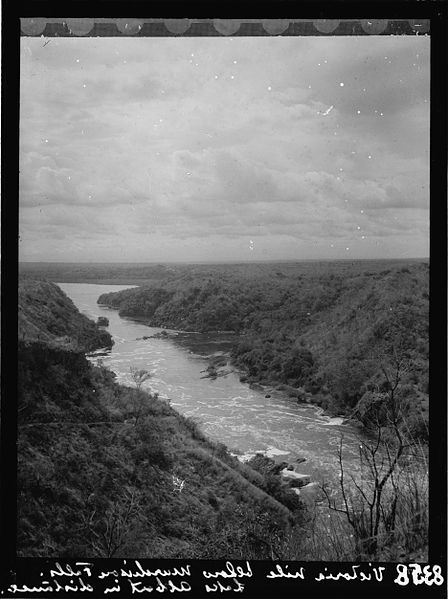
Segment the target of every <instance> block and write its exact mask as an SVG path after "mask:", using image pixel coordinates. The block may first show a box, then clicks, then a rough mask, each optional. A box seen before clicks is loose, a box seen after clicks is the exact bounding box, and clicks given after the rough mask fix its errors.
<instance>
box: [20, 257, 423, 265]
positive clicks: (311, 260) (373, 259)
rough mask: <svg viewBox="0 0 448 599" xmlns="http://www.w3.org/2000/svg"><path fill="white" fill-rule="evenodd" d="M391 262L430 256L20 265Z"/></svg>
mask: <svg viewBox="0 0 448 599" xmlns="http://www.w3.org/2000/svg"><path fill="white" fill-rule="evenodd" d="M391 260H402V261H406V260H408V261H414V260H419V261H422V260H429V256H412V257H402V256H401V257H399V256H397V257H392V258H280V259H274V258H273V259H269V258H267V259H264V260H214V261H213V260H188V261H187V260H184V261H175V260H165V261H164V260H155V261H152V262H136V261H134V262H124V261H108V262H92V261H85V260H74V261H50V260H19V262H18V264H19V265H20V264H86V265H91V266H96V265H103V264H111V265H112V264H114V265H118V264H122V265H130V264H133V265H148V266H152V265H160V264H180V265H188V264H189V265H194V264H260V263H279V262H282V263H296V262H379V261H391Z"/></svg>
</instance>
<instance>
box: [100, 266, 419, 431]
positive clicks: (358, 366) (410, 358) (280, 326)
mask: <svg viewBox="0 0 448 599" xmlns="http://www.w3.org/2000/svg"><path fill="white" fill-rule="evenodd" d="M371 266H372V265H366V266H365V268H364V270H363V269H362V268H361V267H360V265H359V264H357V265H356V268H353V269H350V266H349V265H347V264H342V265H341V267H340V268H339V267H338V266H337V265H336V266H334V265H333V266H331V267H330V266H329V267H327V268H325V269H319V268H316V269H314V270H313V269H311V268H306V269H302V270H300V269H297V268H292V267H290V266H289V265H286V267H285V266H284V265H271V266H270V267H269V268H268V267H265V268H260V269H259V271H257V269H256V268H252V269H251V271H250V273H251V276H246V274H245V271H244V270H243V271H241V269H240V270H238V269H236V270H235V271H232V269H230V268H227V269H223V268H222V269H220V268H219V267H217V268H216V270H215V272H214V276H212V275H213V270H212V269H210V268H209V269H208V270H205V269H203V270H201V269H197V270H194V269H192V270H190V271H186V272H184V271H182V272H180V273H177V274H176V275H173V276H172V277H171V278H169V279H167V280H165V281H164V282H163V283H160V281H153V282H152V283H151V284H150V285H145V286H142V287H139V288H136V289H128V290H124V291H120V292H117V293H106V294H103V295H101V296H100V298H99V299H98V302H99V303H101V304H106V305H108V306H110V307H113V308H116V309H118V310H119V313H120V315H122V316H129V317H133V318H141V319H144V320H145V321H146V322H147V323H148V324H151V325H154V326H162V327H167V328H173V329H180V330H190V331H202V332H204V331H209V332H213V331H233V332H234V333H235V344H234V348H233V351H232V360H233V362H234V364H235V366H237V367H238V368H239V369H241V370H242V371H243V372H244V373H245V374H244V377H245V380H247V381H248V382H260V383H265V384H271V385H272V384H273V385H277V386H280V388H283V389H285V390H286V391H287V392H288V393H289V394H290V395H291V396H292V397H295V398H298V399H300V400H308V401H313V402H315V403H317V404H319V405H321V406H323V407H324V408H326V409H328V410H330V411H332V412H333V413H345V414H347V415H354V417H357V418H358V419H359V420H360V421H361V422H363V423H364V424H365V423H366V418H365V414H366V402H367V398H368V397H369V396H370V395H371V393H372V392H373V391H375V390H378V389H379V390H383V391H384V390H385V389H386V387H387V385H388V382H387V372H388V369H390V368H393V367H394V365H397V364H399V365H400V366H399V367H400V393H401V394H403V396H405V397H406V404H407V405H408V409H409V422H410V425H411V426H412V427H413V428H414V432H415V433H416V434H417V435H418V436H420V437H422V438H425V437H426V436H427V418H428V413H427V410H428V352H429V340H428V310H429V294H428V285H429V276H428V274H429V268H428V264H427V263H424V262H414V263H409V264H403V263H398V264H393V265H391V266H390V267H389V268H385V269H380V268H378V263H377V264H376V265H375V266H376V268H372V267H371ZM246 270H247V269H246ZM385 373H386V374H385ZM367 412H368V410H367Z"/></svg>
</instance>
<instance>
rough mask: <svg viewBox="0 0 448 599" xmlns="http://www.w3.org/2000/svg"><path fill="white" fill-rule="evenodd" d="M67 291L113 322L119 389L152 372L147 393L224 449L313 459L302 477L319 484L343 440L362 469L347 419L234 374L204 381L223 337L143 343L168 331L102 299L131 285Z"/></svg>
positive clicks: (333, 470) (349, 458)
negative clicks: (134, 371)
mask: <svg viewBox="0 0 448 599" xmlns="http://www.w3.org/2000/svg"><path fill="white" fill-rule="evenodd" d="M59 286H60V287H61V289H62V290H63V291H64V292H65V293H66V294H67V295H68V296H69V297H70V298H71V299H72V300H73V302H74V303H75V305H76V306H77V308H78V309H79V310H80V311H81V312H83V313H84V314H86V315H87V316H89V317H90V318H93V319H95V320H96V319H97V318H98V316H106V317H107V318H108V319H109V327H108V330H109V332H110V334H111V335H112V336H113V338H114V341H115V344H114V346H113V348H112V349H111V350H108V351H106V352H104V355H102V356H101V359H102V361H103V364H104V366H107V367H108V368H110V369H111V370H112V371H113V372H115V373H116V375H117V380H118V382H120V383H124V384H128V385H131V378H130V371H129V369H130V367H131V366H135V367H138V368H145V369H147V370H149V371H150V372H151V373H152V377H151V379H150V380H149V381H148V382H147V383H146V384H145V387H146V388H147V389H148V390H151V391H157V392H158V393H159V394H160V396H161V397H165V398H169V399H170V400H171V405H172V406H173V407H174V408H175V409H177V410H178V411H179V412H181V413H183V414H185V415H186V416H191V417H194V418H195V419H197V420H198V421H199V423H200V425H201V428H202V430H203V431H204V433H205V434H206V435H208V436H209V437H210V438H212V439H214V440H216V441H220V442H222V443H224V444H225V445H227V447H228V448H229V450H230V451H232V452H234V453H236V454H239V455H241V457H243V455H244V456H246V457H247V456H248V455H251V454H254V453H255V452H256V451H267V453H268V455H270V456H272V457H277V458H280V459H284V460H287V461H290V462H293V461H294V460H295V459H296V458H306V462H304V463H302V464H300V466H298V470H299V471H300V472H303V473H306V474H310V475H311V476H312V478H313V479H314V480H319V481H321V480H322V479H326V480H328V479H329V478H333V477H335V476H337V474H338V465H337V456H336V450H337V446H338V445H339V440H340V437H341V434H342V433H343V434H344V447H345V449H344V457H345V463H346V467H347V468H348V469H353V470H354V469H356V467H357V459H356V456H357V452H358V442H357V441H356V439H355V436H354V431H353V430H351V428H350V427H348V426H347V425H342V419H341V418H329V417H328V416H325V415H324V414H323V413H322V410H321V409H319V408H315V407H313V406H309V405H306V404H305V405H304V404H297V403H295V401H294V400H293V399H290V398H288V397H285V396H282V395H281V394H279V393H275V394H272V397H270V398H267V397H265V394H266V392H263V391H258V390H253V389H250V388H249V387H248V386H247V385H246V384H244V383H241V382H240V380H239V377H238V375H237V374H236V373H234V372H231V373H230V374H228V375H227V376H225V377H219V378H217V379H215V380H212V379H209V378H201V377H203V376H204V372H203V371H204V370H205V368H206V367H207V365H208V362H207V360H206V359H205V358H204V357H203V355H201V354H203V353H212V351H218V350H220V349H222V348H223V347H222V343H221V341H220V336H219V335H217V334H214V335H201V336H197V335H196V336H195V335H191V336H190V337H188V336H185V335H181V336H179V340H176V338H175V337H174V338H172V337H170V338H164V339H146V340H142V339H141V337H143V336H150V335H153V334H154V333H156V332H159V331H161V329H159V328H153V327H148V326H146V325H145V324H142V323H140V322H136V321H133V320H131V319H127V318H121V317H120V316H118V312H117V311H116V310H112V309H109V308H106V307H104V306H99V305H98V304H97V303H96V302H97V299H98V297H99V296H100V295H101V294H102V293H107V292H110V291H118V290H121V289H125V288H127V287H129V286H119V285H93V284H84V283H82V284H81V283H59ZM139 338H140V339H139ZM189 339H190V340H191V342H189ZM227 340H228V337H227ZM188 348H190V349H188ZM192 348H194V350H193V349H192ZM210 348H213V349H212V351H210ZM204 350H205V351H204Z"/></svg>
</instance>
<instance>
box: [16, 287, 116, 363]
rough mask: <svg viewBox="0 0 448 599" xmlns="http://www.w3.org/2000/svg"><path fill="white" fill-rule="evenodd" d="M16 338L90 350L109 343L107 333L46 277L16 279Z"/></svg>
mask: <svg viewBox="0 0 448 599" xmlns="http://www.w3.org/2000/svg"><path fill="white" fill-rule="evenodd" d="M18 297H19V311H18V324H19V330H18V335H19V340H21V341H26V342H30V341H43V342H45V343H47V344H49V345H53V346H60V347H66V348H71V349H79V350H80V351H86V352H88V351H92V350H94V349H99V348H102V347H112V344H113V341H112V337H111V336H110V334H109V333H108V332H107V331H105V330H103V329H100V328H98V327H97V326H96V324H95V323H94V322H92V321H91V320H90V319H88V318H87V317H86V316H84V315H83V314H80V312H79V311H78V309H77V308H76V307H75V305H74V303H73V302H72V300H71V299H70V298H68V297H67V296H66V295H65V293H64V292H63V291H62V289H60V287H58V286H57V285H55V284H54V283H51V282H49V281H37V280H32V279H26V278H23V277H21V278H20V279H19V293H18Z"/></svg>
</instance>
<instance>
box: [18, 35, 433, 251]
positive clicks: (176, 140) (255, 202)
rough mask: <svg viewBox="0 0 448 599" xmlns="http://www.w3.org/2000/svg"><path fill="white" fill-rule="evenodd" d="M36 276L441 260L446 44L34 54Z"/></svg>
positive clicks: (52, 46)
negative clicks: (440, 127)
mask: <svg viewBox="0 0 448 599" xmlns="http://www.w3.org/2000/svg"><path fill="white" fill-rule="evenodd" d="M20 102H21V105H20V185H19V229H20V231H19V232H20V239H19V256H20V259H21V260H22V261H52V262H57V261H61V262H64V261H66V262H67V261H68V262H90V261H91V262H164V261H167V262H169V261H174V262H182V261H189V262H198V261H201V262H202V261H239V260H241V261H243V260H300V259H341V258H348V259H359V258H410V257H427V256H428V252H429V106H430V98H429V37H427V36H350V37H341V36H330V37H312V36H309V37H308V36H307V37H274V36H271V37H254V38H250V37H235V38H227V37H226V38H207V37H205V38H204V37H196V38H193V37H192V38H187V37H176V38H173V37H172V38H138V39H137V38H51V39H50V38H48V39H46V38H43V37H41V38H22V40H21V101H20Z"/></svg>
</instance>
